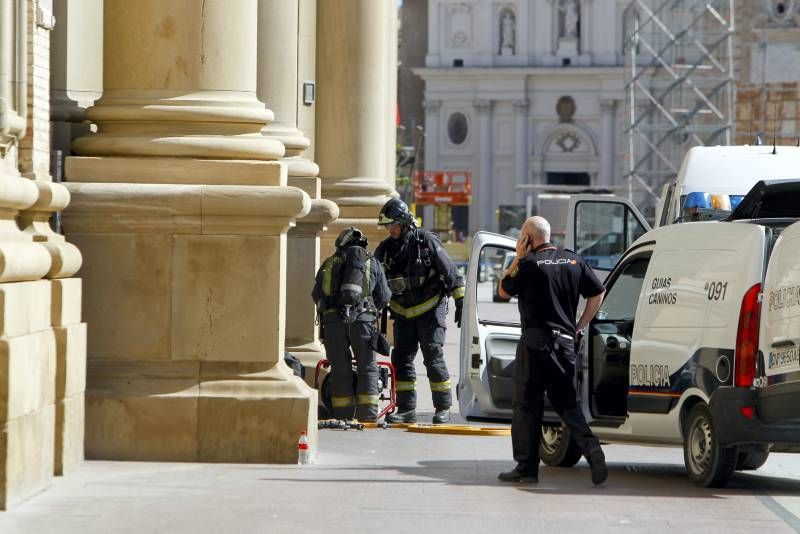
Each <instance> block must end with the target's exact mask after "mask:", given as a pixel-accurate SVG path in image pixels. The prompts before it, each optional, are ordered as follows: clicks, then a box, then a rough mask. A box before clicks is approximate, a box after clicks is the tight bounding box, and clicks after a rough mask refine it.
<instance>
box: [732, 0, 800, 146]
mask: <svg viewBox="0 0 800 534" xmlns="http://www.w3.org/2000/svg"><path fill="white" fill-rule="evenodd" d="M736 27H737V31H736V53H735V62H736V63H735V68H736V87H737V94H736V96H737V98H736V142H737V143H738V144H748V143H749V144H752V143H753V142H754V139H755V138H756V136H757V135H758V136H761V138H762V140H763V141H764V143H771V142H772V139H773V136H774V137H775V140H776V142H777V143H778V144H795V143H796V142H797V139H798V136H800V128H798V125H800V122H799V121H800V81H798V78H800V74H798V73H800V4H799V3H798V2H787V1H778V0H759V1H752V2H737V4H736Z"/></svg>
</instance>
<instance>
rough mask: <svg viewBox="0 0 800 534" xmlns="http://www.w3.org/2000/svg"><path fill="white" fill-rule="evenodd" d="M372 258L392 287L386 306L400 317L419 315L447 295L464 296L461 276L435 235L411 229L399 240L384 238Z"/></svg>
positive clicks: (407, 317)
mask: <svg viewBox="0 0 800 534" xmlns="http://www.w3.org/2000/svg"><path fill="white" fill-rule="evenodd" d="M375 259H377V260H378V261H379V262H381V265H383V269H384V271H385V272H386V278H387V281H388V283H389V287H390V289H391V290H392V299H391V301H390V302H389V309H391V310H392V312H393V313H394V314H395V315H397V316H399V317H401V318H405V319H414V318H416V317H419V316H421V315H423V314H425V313H427V312H429V311H430V310H432V309H434V308H435V307H436V306H438V305H439V302H440V301H441V300H442V298H446V297H447V296H448V295H449V296H451V297H453V298H454V299H460V298H463V297H464V277H463V276H461V274H460V273H459V272H458V269H457V268H456V266H455V264H454V263H453V261H452V260H451V259H450V256H448V255H447V252H446V251H445V250H444V248H443V247H442V242H441V241H440V240H439V238H438V237H437V236H436V234H433V233H431V232H428V231H426V230H423V229H421V228H420V229H417V228H413V229H410V230H408V231H407V232H406V233H405V234H403V235H402V236H401V237H400V238H399V239H393V238H391V237H388V238H386V239H384V240H383V241H382V242H381V243H380V244H379V245H378V248H376V249H375Z"/></svg>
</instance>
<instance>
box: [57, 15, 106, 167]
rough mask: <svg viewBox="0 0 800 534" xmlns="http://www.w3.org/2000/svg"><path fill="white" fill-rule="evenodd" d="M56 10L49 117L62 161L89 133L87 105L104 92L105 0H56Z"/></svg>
mask: <svg viewBox="0 0 800 534" xmlns="http://www.w3.org/2000/svg"><path fill="white" fill-rule="evenodd" d="M53 10H54V12H53V14H54V15H55V18H56V25H55V28H54V29H53V32H52V38H51V40H52V46H51V47H50V119H51V135H52V139H53V143H52V150H53V154H54V155H55V154H56V152H57V151H60V152H61V158H62V160H61V161H60V162H59V164H61V163H63V158H66V157H67V156H69V155H70V153H71V146H72V141H73V140H75V139H76V138H78V137H80V136H82V135H86V134H88V133H89V124H88V123H87V122H86V121H85V111H86V108H87V107H89V106H91V105H92V104H93V103H94V101H95V100H97V99H98V98H100V95H101V94H102V92H103V0H70V1H68V2H63V1H62V2H59V1H56V2H55V3H54V5H53ZM53 172H54V174H55V169H54V170H53Z"/></svg>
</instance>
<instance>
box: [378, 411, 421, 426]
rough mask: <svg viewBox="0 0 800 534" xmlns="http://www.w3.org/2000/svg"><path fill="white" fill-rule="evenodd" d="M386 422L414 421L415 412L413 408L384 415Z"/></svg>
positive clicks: (415, 418)
mask: <svg viewBox="0 0 800 534" xmlns="http://www.w3.org/2000/svg"><path fill="white" fill-rule="evenodd" d="M386 422H387V423H416V422H417V412H416V411H415V410H407V411H405V412H396V413H393V414H391V415H387V416H386Z"/></svg>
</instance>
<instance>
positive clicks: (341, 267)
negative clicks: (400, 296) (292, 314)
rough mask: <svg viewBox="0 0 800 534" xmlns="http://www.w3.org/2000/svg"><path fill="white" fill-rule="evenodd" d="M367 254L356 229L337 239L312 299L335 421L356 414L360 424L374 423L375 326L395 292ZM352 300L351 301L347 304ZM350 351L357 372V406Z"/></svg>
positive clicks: (321, 270) (375, 382) (377, 264)
mask: <svg viewBox="0 0 800 534" xmlns="http://www.w3.org/2000/svg"><path fill="white" fill-rule="evenodd" d="M366 248H367V238H366V236H365V235H364V234H363V233H362V232H361V231H360V230H358V229H357V228H354V227H352V226H351V227H350V228H348V229H346V230H344V231H343V232H342V233H341V234H339V237H337V238H336V252H335V253H334V254H333V256H330V257H329V258H327V259H326V260H325V261H324V262H323V264H322V266H321V267H320V269H319V271H317V276H316V280H315V283H314V289H313V290H312V293H311V297H312V298H313V299H314V302H315V303H316V304H317V313H318V314H319V316H320V317H321V324H322V328H321V333H322V335H321V337H322V338H323V343H324V344H325V352H326V354H327V358H328V361H329V362H330V363H331V404H332V408H333V416H334V417H335V418H337V419H352V418H353V414H354V412H355V415H356V417H357V418H358V420H359V421H362V422H373V421H375V420H376V418H377V415H378V393H379V392H378V365H377V363H376V361H375V352H374V350H373V349H375V348H377V347H376V343H377V336H378V332H377V329H376V327H375V322H376V320H377V319H378V316H379V314H380V312H381V310H382V309H383V308H385V307H386V304H387V303H388V302H389V298H390V297H391V292H390V291H389V287H388V286H387V285H386V277H385V276H384V274H383V270H382V269H381V266H380V264H379V263H378V262H377V261H376V260H375V258H373V257H372V256H370V255H369V254H367V252H366ZM359 261H360V265H359ZM351 264H354V265H351ZM348 291H351V292H352V293H353V295H350V294H349V293H348ZM348 295H350V296H351V297H352V301H348V300H347V298H346V297H347V296H348ZM351 347H352V349H353V354H354V355H355V359H356V369H357V371H356V373H357V386H356V390H357V391H356V396H355V402H354V399H353V375H352V369H353V367H352V359H351V358H352V357H351V354H350V348H351Z"/></svg>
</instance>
